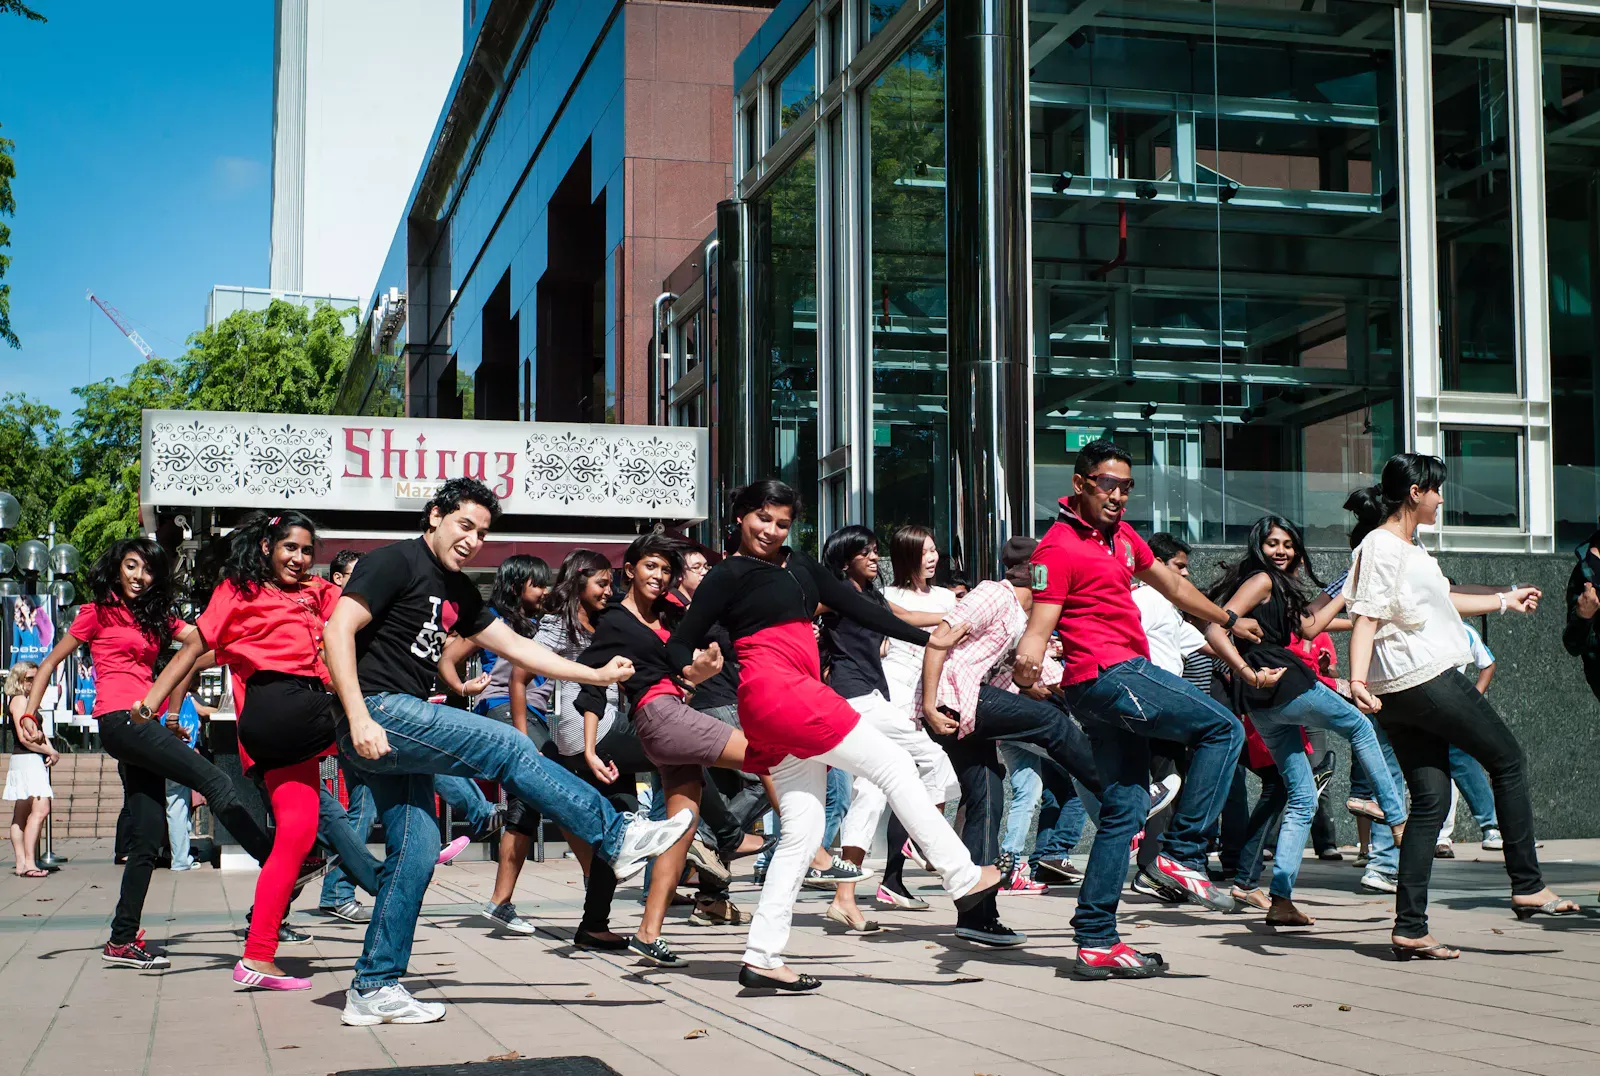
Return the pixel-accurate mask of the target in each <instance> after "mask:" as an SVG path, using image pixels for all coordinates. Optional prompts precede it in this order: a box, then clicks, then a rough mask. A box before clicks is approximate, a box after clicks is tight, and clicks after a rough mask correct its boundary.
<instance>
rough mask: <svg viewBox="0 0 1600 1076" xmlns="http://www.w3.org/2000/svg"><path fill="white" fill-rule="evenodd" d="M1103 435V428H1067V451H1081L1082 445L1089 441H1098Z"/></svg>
mask: <svg viewBox="0 0 1600 1076" xmlns="http://www.w3.org/2000/svg"><path fill="white" fill-rule="evenodd" d="M1103 436H1105V431H1104V430H1085V429H1077V428H1074V427H1070V426H1069V427H1068V428H1067V452H1068V453H1069V454H1073V455H1076V454H1077V453H1078V452H1080V451H1082V449H1083V446H1084V445H1086V444H1088V443H1089V442H1090V441H1098V440H1100V438H1101V437H1103Z"/></svg>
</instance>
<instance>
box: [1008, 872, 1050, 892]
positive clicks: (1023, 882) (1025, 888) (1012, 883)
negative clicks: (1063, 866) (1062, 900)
mask: <svg viewBox="0 0 1600 1076" xmlns="http://www.w3.org/2000/svg"><path fill="white" fill-rule="evenodd" d="M1049 888H1050V887H1049V886H1047V885H1045V884H1044V883H1043V882H1036V881H1034V880H1033V879H1032V878H1030V877H1028V868H1027V867H1023V866H1019V867H1015V868H1013V869H1012V871H1011V873H1010V874H1008V875H1007V876H1006V881H1005V884H1004V885H1002V886H1001V887H1000V892H1001V894H1002V895H1004V894H1010V895H1011V896H1013V897H1037V896H1038V895H1039V894H1041V893H1043V892H1044V891H1045V890H1047V889H1049Z"/></svg>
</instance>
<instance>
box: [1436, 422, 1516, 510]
mask: <svg viewBox="0 0 1600 1076" xmlns="http://www.w3.org/2000/svg"><path fill="white" fill-rule="evenodd" d="M1444 463H1445V466H1446V467H1448V468H1449V469H1450V480H1449V481H1448V482H1447V483H1445V487H1444V525H1445V526H1447V527H1510V528H1512V529H1517V528H1520V527H1521V526H1522V479H1521V477H1520V476H1521V474H1522V435H1521V434H1520V433H1517V432H1516V431H1514V430H1478V429H1472V430H1449V429H1447V430H1445V431H1444Z"/></svg>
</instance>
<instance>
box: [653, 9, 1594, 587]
mask: <svg viewBox="0 0 1600 1076" xmlns="http://www.w3.org/2000/svg"><path fill="white" fill-rule="evenodd" d="M1008 35H1009V37H1010V38H1014V40H1011V41H1010V42H1009V44H1008V42H1007V38H1008ZM1008 50H1009V51H1008ZM735 88H736V97H735V108H734V120H735V124H736V132H735V138H734V139H733V144H734V146H735V147H736V152H735V156H736V160H735V167H734V173H735V176H736V184H735V185H736V198H735V200H734V202H733V203H731V204H730V205H728V206H725V211H724V212H723V214H722V215H721V217H720V218H719V229H718V233H717V235H716V237H715V238H716V240H717V242H718V245H719V248H720V252H719V255H718V257H717V258H716V259H715V261H716V265H717V267H718V269H719V272H720V278H719V285H718V289H717V290H718V295H719V298H718V302H719V306H718V313H717V317H718V319H719V325H720V330H719V332H718V334H717V339H718V343H717V347H716V349H715V353H714V354H713V353H710V352H705V353H704V354H705V356H706V359H707V360H708V361H710V362H711V363H712V365H713V367H714V368H713V370H712V372H711V373H710V374H709V375H708V374H707V373H706V372H705V371H701V372H700V374H699V375H698V378H699V380H698V381H696V382H693V384H694V385H697V386H698V387H699V388H698V391H700V392H702V393H704V392H715V391H717V388H716V386H718V385H721V386H722V389H721V392H722V395H721V396H720V397H719V399H720V400H721V405H722V407H723V415H724V417H727V416H728V415H730V414H732V415H733V416H734V417H736V418H737V419H738V420H740V421H742V422H743V423H744V425H743V429H744V431H745V436H744V438H743V440H744V441H745V442H747V443H744V444H741V445H739V446H738V447H737V449H736V450H732V451H730V452H729V453H728V454H726V455H725V456H724V458H723V464H724V466H723V471H724V474H723V475H721V476H720V477H721V478H722V479H723V480H724V481H727V482H730V483H731V482H736V481H740V480H743V479H745V478H748V477H751V476H755V475H760V474H778V475H780V476H782V477H784V478H785V479H786V480H788V481H791V482H793V483H795V484H796V485H798V486H799V487H800V488H801V489H802V492H803V493H804V494H805V495H806V497H807V500H808V502H809V503H810V504H811V505H812V507H811V508H810V509H809V510H808V511H807V513H806V516H807V519H808V521H809V522H810V524H811V525H812V526H814V527H815V528H817V529H819V530H821V531H822V532H823V533H826V531H827V530H828V529H830V528H832V527H836V526H838V525H840V524H842V523H845V522H851V521H856V520H862V521H865V522H867V523H869V524H870V525H873V526H874V527H876V528H878V529H880V530H887V529H891V528H892V527H893V526H895V525H898V524H900V523H905V522H912V521H917V522H925V523H929V524H931V525H932V526H933V527H934V529H935V530H936V531H938V532H939V533H940V534H941V536H942V537H944V536H947V537H948V538H949V539H952V540H954V541H955V543H956V545H957V547H958V548H959V546H960V541H961V539H962V538H963V537H965V538H966V539H967V542H968V545H969V548H970V549H971V550H972V553H973V557H972V559H973V560H974V561H979V560H983V559H984V558H985V556H987V555H988V554H990V553H992V545H993V542H992V540H990V541H987V542H985V541H979V540H977V536H976V535H973V534H970V533H969V534H966V535H963V533H962V532H963V531H966V532H973V531H976V530H982V529H983V526H984V517H985V514H996V515H998V516H1000V517H1003V518H1004V519H1006V520H1007V521H1008V525H1009V526H1010V527H1011V528H1012V529H1033V530H1034V531H1035V532H1037V531H1038V530H1039V529H1041V528H1042V526H1043V525H1044V524H1045V523H1046V522H1047V521H1048V520H1049V519H1051V518H1053V517H1054V514H1055V502H1056V500H1057V498H1059V497H1060V496H1062V495H1063V494H1064V493H1066V492H1067V491H1068V489H1069V488H1070V476H1071V467H1072V460H1073V457H1074V456H1075V454H1076V452H1077V450H1078V448H1079V447H1080V446H1081V445H1082V444H1084V443H1086V442H1087V441H1089V440H1093V439H1095V438H1098V437H1105V436H1109V437H1111V438H1113V439H1115V440H1116V441H1118V442H1119V443H1121V444H1123V445H1124V446H1125V447H1127V448H1128V450H1129V451H1130V452H1131V453H1132V455H1133V457H1134V459H1135V468H1134V470H1135V478H1136V480H1137V482H1138V490H1139V493H1138V494H1137V495H1136V496H1135V498H1134V500H1133V509H1132V515H1131V517H1130V521H1131V522H1133V523H1134V525H1135V526H1136V527H1138V528H1139V529H1141V530H1143V531H1146V532H1148V531H1151V530H1167V531H1171V532H1173V533H1175V534H1177V535H1179V536H1181V537H1186V538H1187V539H1189V540H1190V541H1193V542H1200V543H1208V544H1214V543H1233V542H1235V541H1237V540H1238V539H1239V538H1240V537H1242V535H1243V534H1244V533H1245V531H1247V530H1248V528H1249V527H1250V525H1251V524H1252V523H1253V522H1254V521H1255V520H1256V519H1257V518H1258V517H1259V516H1261V515H1262V514H1264V513H1267V512H1275V513H1278V514H1281V515H1286V516H1289V517H1290V518H1293V519H1296V520H1299V521H1300V522H1301V523H1302V524H1303V526H1304V527H1305V528H1306V530H1307V535H1308V540H1309V541H1310V542H1311V544H1313V545H1316V546H1324V547H1337V546H1342V545H1343V544H1344V531H1345V529H1346V527H1347V525H1348V523H1347V520H1348V517H1347V516H1346V515H1345V513H1344V512H1343V511H1342V508H1341V505H1342V503H1343V501H1344V498H1345V496H1346V495H1347V494H1348V492H1349V491H1350V490H1351V489H1352V488H1354V487H1356V486H1357V485H1361V484H1364V483H1367V482H1370V481H1371V480H1372V478H1371V476H1372V475H1373V472H1374V469H1375V467H1378V466H1381V464H1382V462H1383V460H1384V459H1385V458H1387V457H1388V456H1389V455H1390V454H1392V453H1394V452H1396V451H1399V450H1402V449H1407V448H1410V449H1415V450H1418V451H1424V452H1431V453H1436V454H1438V455H1441V456H1444V457H1445V458H1446V459H1447V461H1448V462H1449V465H1450V468H1451V473H1452V484H1451V487H1450V489H1449V491H1448V493H1447V500H1446V505H1445V509H1446V510H1445V514H1444V517H1443V519H1442V525H1441V526H1440V527H1439V528H1438V530H1437V531H1436V532H1434V533H1433V534H1430V535H1429V536H1428V539H1427V540H1428V541H1429V542H1430V543H1434V544H1436V545H1438V546H1439V547H1440V548H1443V549H1453V550H1463V551H1501V552H1525V553H1547V552H1553V551H1555V550H1557V549H1558V548H1565V547H1570V546H1571V544H1572V543H1574V542H1576V541H1578V540H1579V539H1581V538H1583V537H1585V536H1587V535H1588V534H1589V533H1590V532H1591V531H1592V530H1593V529H1594V527H1595V521H1596V516H1597V514H1600V404H1597V403H1596V394H1595V384H1596V378H1597V376H1600V314H1597V313H1596V312H1595V308H1594V305H1593V304H1594V298H1595V293H1596V281H1595V274H1596V272H1597V258H1600V126H1596V125H1594V124H1593V123H1592V122H1591V120H1590V117H1591V116H1600V3H1582V4H1579V3H1565V4H1542V5H1540V6H1539V7H1538V8H1535V7H1533V6H1531V5H1526V4H1522V5H1511V4H1494V3H1482V2H1474V3H1457V4H1444V3H1430V2H1426V0H1403V2H1402V3H1400V4H1395V3H1384V2H1376V0H1215V2H1209V3H1208V2H1201V0H1027V2H1024V0H901V2H898V3H892V2H890V3H886V2H881V0H832V2H828V0H814V2H812V3H810V4H801V3H790V2H785V3H782V4H780V5H779V6H778V8H777V9H776V10H775V11H774V12H773V14H772V16H771V18H770V19H769V20H768V23H767V25H766V26H764V27H763V29H762V32H761V33H759V34H758V35H757V36H756V38H755V39H754V40H753V41H752V44H751V46H750V47H749V48H748V49H747V50H746V52H745V54H744V55H743V56H741V58H740V62H739V64H738V65H737V66H736V68H735ZM974 192H976V193H974ZM710 261H711V260H710V259H707V264H708V266H709V264H710ZM698 302H699V305H698V306H696V305H694V304H686V303H684V302H682V301H680V302H679V303H676V304H674V306H673V307H672V308H671V309H669V310H668V311H667V312H666V316H665V321H666V325H667V329H666V340H665V341H664V342H665V344H666V346H668V347H669V348H670V349H671V350H672V352H673V354H674V355H675V356H677V358H676V359H675V362H676V363H677V365H676V367H675V369H679V370H683V371H685V372H686V371H687V369H688V366H687V365H686V362H685V359H684V358H683V356H684V355H685V354H686V353H687V350H688V349H689V348H690V347H691V341H695V342H698V341H704V340H705V339H706V338H707V336H708V330H707V329H706V328H705V320H704V319H705V318H706V317H707V316H708V315H707V313H706V309H707V305H706V300H705V295H704V293H702V294H701V296H700V299H699V300H698ZM697 319H698V320H697ZM1013 323H1014V327H1015V331H1014V332H1013V331H1008V329H1007V326H1008V325H1011V324H1013ZM694 346H699V344H698V343H695V344H694ZM1013 352H1015V353H1014V354H1013ZM985 363H987V364H990V365H991V366H997V368H998V372H997V370H994V369H991V370H987V371H985V370H983V369H980V367H982V366H983V364H985ZM1006 364H1012V366H1014V367H1015V368H1016V369H1018V370H1021V371H1023V376H1021V377H1020V378H1018V379H1017V383H1016V385H1015V386H1014V387H1012V388H1007V387H1006V386H1005V384H1004V381H1005V377H1006V373H1005V369H1004V367H1006ZM729 408H732V409H734V410H733V411H732V412H729V410H728V409H729ZM708 414H709V405H699V407H698V409H697V410H691V409H689V408H686V407H680V408H679V409H678V410H677V411H675V412H674V415H675V418H676V420H677V421H702V422H703V421H706V416H707V415H708ZM977 498H987V499H988V500H990V501H991V502H994V503H991V504H985V505H977V504H974V503H972V502H973V501H974V500H975V499H977ZM969 567H971V568H973V569H974V570H976V571H979V572H980V573H981V572H983V571H986V570H987V566H986V565H983V566H980V565H978V564H976V563H974V564H971V565H969Z"/></svg>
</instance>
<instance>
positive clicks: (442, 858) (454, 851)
mask: <svg viewBox="0 0 1600 1076" xmlns="http://www.w3.org/2000/svg"><path fill="white" fill-rule="evenodd" d="M471 843H472V838H471V837H457V838H456V839H455V840H453V841H451V842H450V843H449V844H447V845H445V846H444V847H443V848H441V849H439V862H438V864H437V866H440V867H442V866H444V865H445V864H446V863H448V862H450V861H451V860H452V859H454V858H456V856H459V855H460V854H461V853H462V852H465V851H466V850H467V845H469V844H471Z"/></svg>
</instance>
